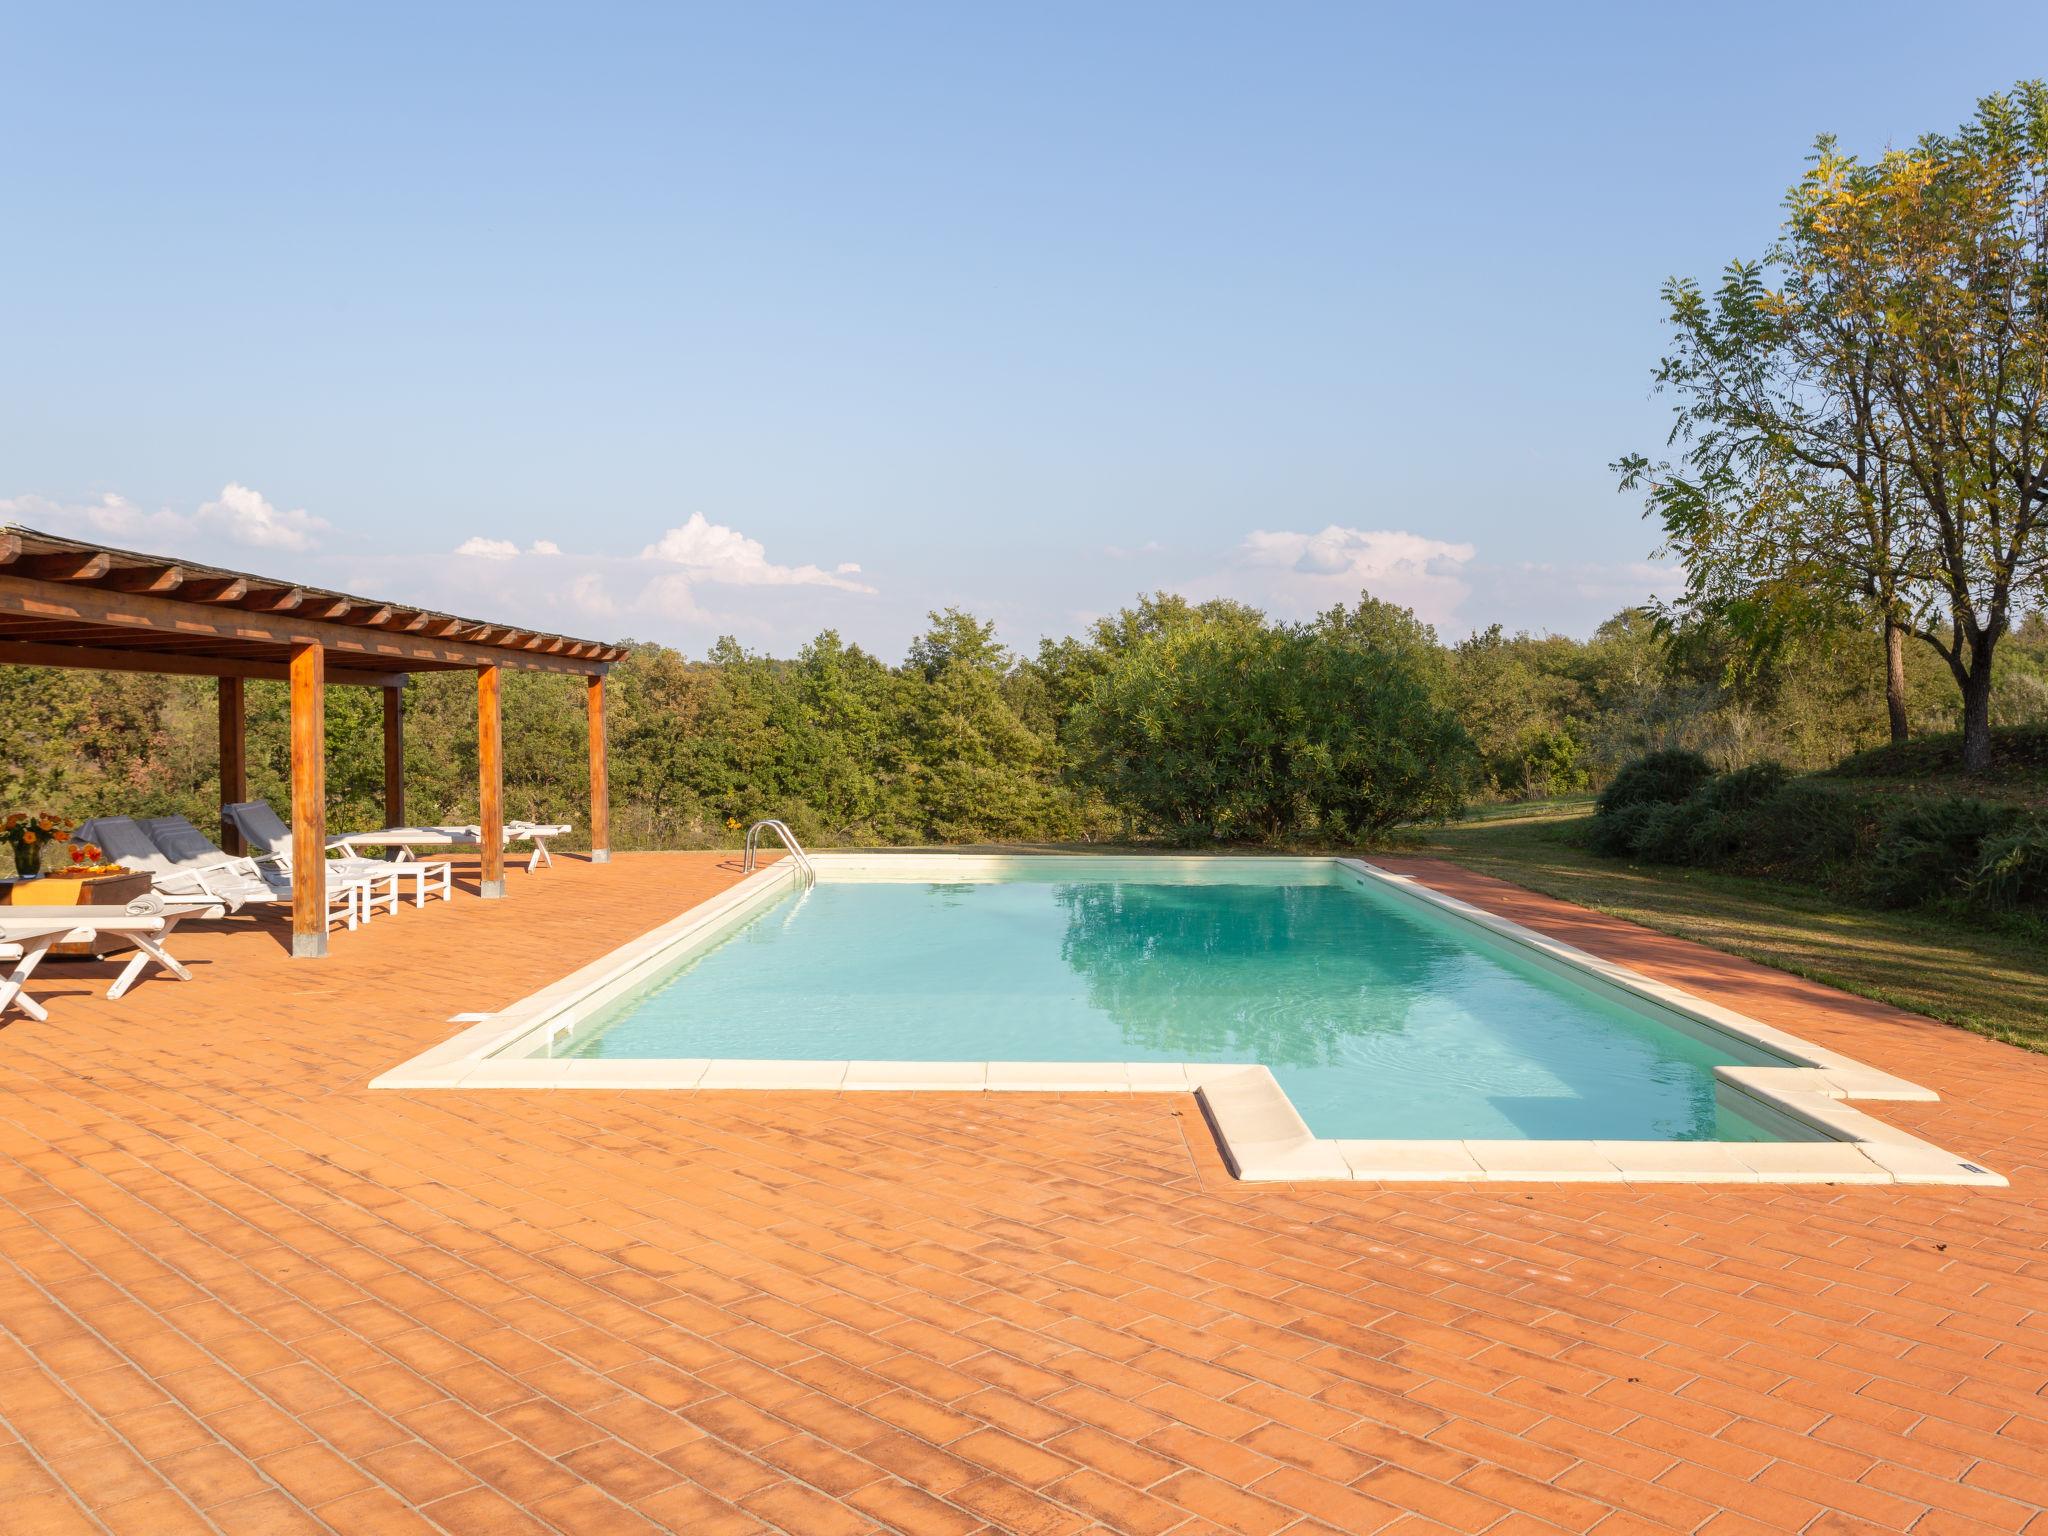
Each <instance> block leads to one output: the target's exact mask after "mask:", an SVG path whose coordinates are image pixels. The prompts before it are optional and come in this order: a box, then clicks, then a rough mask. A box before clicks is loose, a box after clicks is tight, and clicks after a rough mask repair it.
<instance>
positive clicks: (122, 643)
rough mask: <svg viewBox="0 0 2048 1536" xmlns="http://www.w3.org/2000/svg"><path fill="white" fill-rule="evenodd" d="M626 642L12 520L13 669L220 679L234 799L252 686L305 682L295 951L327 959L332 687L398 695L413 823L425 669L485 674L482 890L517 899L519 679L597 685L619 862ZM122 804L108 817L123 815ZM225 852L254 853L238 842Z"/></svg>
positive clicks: (6, 571) (5, 595) (2, 551)
mask: <svg viewBox="0 0 2048 1536" xmlns="http://www.w3.org/2000/svg"><path fill="white" fill-rule="evenodd" d="M624 655H625V651H624V649H623V648H622V647H620V646H616V645H606V644H602V643H600V642H598V641H594V640H576V639H571V638H570V637H569V636H567V635H554V634H548V633H546V632H545V631H541V630H535V629H525V628H520V627H516V626H513V625H509V624H489V623H483V622H481V621H479V620H476V619H463V618H457V617H455V616H454V615H452V614H445V613H434V612H431V611H429V610H427V609H424V608H415V607H410V606H408V605H406V604H403V603H387V602H380V601H378V600H377V599H374V598H365V597H352V596H350V595H348V594H347V593H342V592H328V591H324V590H322V589H320V588H317V587H308V586H301V585H298V584H296V583H293V582H289V581H279V580H275V579H272V578H268V577H263V576H252V575H249V574H248V573H247V572H244V571H227V570H220V569H217V568H215V567H212V566H204V565H195V564H193V563H192V562H190V561H185V560H174V559H172V558H170V557H168V556H165V555H144V554H137V553H135V552H133V551H130V550H124V549H111V548H108V547H107V546H105V545H101V544H88V543H84V542H82V541H80V540H78V539H68V538H63V537H60V536H58V535H56V534H48V533H39V532H37V531H36V530H35V529H33V528H22V527H17V526H14V525H11V524H0V663H6V662H12V663H14V664H16V665H18V666H32V667H76V668H82V669H87V670H93V671H106V672H165V673H181V674H185V675H188V676H192V675H196V676H200V677H212V678H217V679H218V680H219V689H220V794H221V801H222V803H223V804H229V803H233V802H236V801H241V800H245V799H247V798H248V780H247V771H246V765H247V756H246V749H245V740H244V714H243V704H242V685H243V683H244V682H245V681H246V680H247V679H249V678H252V677H256V678H275V679H279V680H282V681H288V682H289V683H290V684H291V762H292V869H293V886H292V953H293V954H294V955H324V954H325V953H326V952H327V908H326V901H325V897H324V893H323V891H322V882H323V881H324V879H325V876H324V875H323V873H322V871H321V865H322V863H323V862H324V861H325V859H326V856H327V853H326V848H327V771H326V758H327V729H326V697H327V694H326V690H327V685H328V684H329V683H334V684H337V685H348V686H353V687H361V688H381V689H383V690H384V817H385V824H386V825H387V826H394V827H397V826H403V825H405V773H404V769H405V704H404V697H405V696H404V693H403V689H404V686H405V679H406V674H408V673H411V672H446V671H470V672H474V673H476V701H477V810H478V819H479V822H480V824H481V826H480V830H481V833H482V837H481V854H482V863H483V873H482V893H483V895H484V896H485V897H488V898H495V897H500V896H503V895H504V894H505V838H504V828H505V793H504V791H505V782H504V781H505V773H504V764H505V757H504V727H503V721H502V717H501V710H500V706H499V683H500V677H501V675H502V674H503V673H504V672H505V671H506V670H507V669H512V670H524V671H530V672H568V673H574V674H577V675H579V676H581V677H583V678H585V679H586V680H587V685H588V686H587V690H586V691H587V697H588V705H589V717H590V849H591V854H590V856H591V858H592V860H593V861H594V862H596V863H600V864H601V863H604V862H606V861H607V860H608V859H609V858H610V848H609V842H610V828H609V821H610V812H609V793H608V786H607V782H606V775H605V722H604V679H605V673H606V672H608V671H609V670H610V669H611V665H612V663H613V662H615V661H617V660H619V659H620V658H621V657H622V656H624ZM117 809H118V808H117V807H108V808H107V810H108V811H109V812H110V813H111V812H113V811H115V810H117ZM221 842H222V846H223V847H225V848H226V849H227V850H228V851H229V852H231V853H241V852H243V851H244V850H243V848H242V846H241V841H240V837H239V834H237V833H236V832H235V831H234V830H233V828H231V827H228V826H223V827H222V828H221Z"/></svg>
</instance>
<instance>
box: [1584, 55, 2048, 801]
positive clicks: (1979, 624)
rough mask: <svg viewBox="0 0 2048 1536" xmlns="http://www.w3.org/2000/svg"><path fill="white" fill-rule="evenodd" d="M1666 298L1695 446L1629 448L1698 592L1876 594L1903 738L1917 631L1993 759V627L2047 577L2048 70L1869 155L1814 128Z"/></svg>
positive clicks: (1873, 607)
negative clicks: (1723, 246)
mask: <svg viewBox="0 0 2048 1536" xmlns="http://www.w3.org/2000/svg"><path fill="white" fill-rule="evenodd" d="M1766 269H1769V270H1772V271H1775V272H1776V273H1778V274H1779V275H1780V279H1781V281H1780V283H1779V285H1778V286H1777V287H1772V286H1771V285H1770V284H1769V283H1768V282H1767V281H1766V279H1765V272H1766ZM1665 297H1666V301H1667V305H1668V307H1669V310H1670V318H1671V322H1672V324H1673V326H1674V328H1675V330H1676V332H1677V336H1678V342H1677V346H1676V348H1675V350H1674V351H1673V353H1672V355H1671V356H1670V357H1667V358H1666V359H1665V360H1664V362H1663V363H1662V365H1660V367H1659V369H1658V375H1657V377H1658V382H1659V384H1660V386H1661V387H1665V388H1669V389H1672V390H1674V391H1676V392H1677V393H1678V394H1679V395H1680V397H1681V403H1680V404H1679V406H1678V407H1677V411H1676V415H1677V421H1676V425H1675V426H1674V430H1673V440H1674V442H1679V443H1682V444H1683V445H1684V447H1685V452H1684V455H1683V463H1682V466H1681V467H1680V468H1678V469H1673V468H1672V467H1671V466H1669V465H1653V464H1651V463H1650V462H1649V461H1648V460H1647V459H1646V458H1644V457H1642V456H1640V455H1634V456H1630V457H1628V458H1625V459H1623V460H1622V461H1621V463H1620V464H1619V465H1618V466H1617V467H1618V468H1619V469H1620V471H1621V475H1622V483H1623V485H1624V487H1625V488H1627V487H1636V486H1647V487H1648V490H1649V510H1650V511H1651V512H1652V513H1653V514H1654V515H1656V516H1658V517H1659V518H1660V519H1661V521H1662V523H1663V526H1664V530H1665V533H1666V536H1667V538H1668V540H1669V542H1670V544H1671V546H1672V548H1673V549H1674V550H1676V551H1677V552H1678V553H1679V554H1680V555H1681V556H1682V557H1683V558H1684V559H1685V560H1686V563H1687V569H1688V582H1689V585H1688V594H1687V595H1688V600H1689V602H1690V604H1691V606H1692V608H1693V609H1694V611H1695V612H1705V613H1711V614H1714V615H1717V616H1719V617H1720V618H1722V619H1723V620H1724V621H1726V622H1727V623H1728V624H1729V625H1730V626H1731V628H1732V629H1733V630H1734V632H1736V633H1737V634H1739V635H1742V636H1744V637H1745V638H1747V639H1748V640H1750V641H1751V642H1752V643H1754V644H1755V645H1757V646H1758V647H1760V648H1761V649H1765V650H1768V649H1769V648H1771V647H1772V646H1774V645H1775V644H1777V643H1778V642H1779V641H1780V640H1782V638H1783V637H1785V636H1786V635H1788V634H1793V633H1801V632H1805V633H1811V632H1814V631H1818V630H1823V629H1826V628H1829V627H1832V626H1834V625H1836V624H1839V623H1840V622H1841V621H1842V619H1843V617H1844V616H1845V614H1846V613H1847V612H1849V611H1852V610H1860V611H1862V612H1864V613H1866V614H1869V615H1871V616H1872V617H1874V618H1875V619H1876V620H1877V621H1878V622H1879V623H1880V624H1881V625H1882V627H1883V631H1884V635H1885V640H1886V660H1887V679H1888V686H1887V700H1888V706H1889V709H1888V713H1889V718H1890V722H1891V727H1892V733H1893V736H1894V738H1895V739H1897V738H1900V737H1902V736H1903V735H1904V732H1905V730H1906V721H1907V712H1906V703H1905V669H1904V664H1903V658H1902V654H1901V652H1902V638H1903V636H1904V635H1906V634H1908V633H1910V634H1912V635H1916V636H1918V637H1919V638H1920V639H1922V640H1924V641H1925V642H1926V643H1927V644H1928V645H1929V646H1930V647H1932V648H1933V650H1934V651H1935V652H1936V654H1938V655H1939V656H1940V657H1941V659H1942V661H1943V662H1944V663H1945V664H1946V665H1947V667H1948V669H1949V671H1950V673H1951V675H1952V676H1953V678H1954V681H1955V683H1956V686H1957V688H1958V689H1959V691H1960V693H1961V697H1962V714H1963V737H1964V743H1963V763H1964V766H1965V768H1966V770H1967V771H1969V772H1973V773H1978V772H1982V771H1984V770H1985V769H1986V768H1987V767H1988V766H1989V765H1990V761H1991V735H1990V729H1991V698H1992V688H1993V678H1994V657H1995V653H1996V650H1997V646H1998V642H1999V641H2000V639H2001V638H2003V636H2004V635H2005V634H2006V632H2007V630H2008V629H2009V628H2010V626H2011V624H2012V622H2013V620H2014V619H2015V617H2016V604H2017V603H2020V602H2024V601H2027V600H2030V599H2033V598H2035V597H2037V596H2038V594H2039V593H2040V591H2041V587H2042V584H2043V582H2044V579H2048V86H2044V85H2043V84H2042V83H2041V82H2038V81H2030V82H2023V83H2022V84H2020V85H2019V86H2016V87H2015V88H2014V89H2013V90H2012V91H2011V92H2009V93H2006V94H2002V95H1993V96H1989V97H1986V98H1985V99H1984V100H1983V101H1982V102H1980V103H1979V106H1978V111H1977V114H1976V116H1975V117H1974V118H1972V119H1971V121H1969V122H1968V123H1966V124H1964V125H1963V127H1962V128H1961V129H1960V130H1958V131H1957V132H1956V133H1954V134H1951V135H1943V134H1930V135H1928V136H1927V137H1925V138H1923V139H1922V140H1920V141H1919V143H1917V144H1916V145H1914V146H1913V147H1912V148H1910V149H1904V150H1896V151H1892V152H1889V153H1887V154H1886V155H1884V156H1883V157H1882V159H1880V160H1879V161H1877V162H1875V163H1865V162H1862V161H1859V160H1858V159H1856V158H1855V157H1854V156H1852V155H1848V154H1845V153H1843V152H1842V151H1841V150H1840V149H1839V148H1838V146H1837V145H1836V143H1835V141H1833V140H1832V139H1829V138H1823V139H1821V140H1820V141H1819V143H1818V145H1817V149H1816V154H1815V157H1814V161H1813V165H1812V168H1811V169H1810V170H1809V171H1808V173H1807V174H1806V176H1805V177H1804V178H1803V179H1802V180H1801V181H1800V183H1799V184H1798V185H1797V186H1795V187H1794V188H1793V189H1792V191H1791V192H1790V194H1789V195H1788V198H1787V219H1786V223H1785V227H1784V230H1783V233H1782V234H1781V236H1780V238H1779V240H1778V241H1777V243H1776V244H1775V245H1774V246H1773V247H1772V249H1771V250H1770V252H1769V253H1768V254H1767V256H1766V258H1765V260H1764V261H1763V262H1761V263H1744V262H1737V263H1735V264H1733V265H1731V266H1730V267H1729V269H1728V271H1727V274H1726V276H1725V278H1724V280H1723V282H1722V284H1721V286H1720V288H1719V290H1718V291H1717V292H1716V294H1715V296H1714V298H1713V300H1712V301H1711V302H1710V301H1709V300H1708V299H1707V298H1706V297H1705V296H1704V295H1703V294H1702V293H1701V292H1700V291H1699V289H1698V287H1697V286H1696V285H1695V284H1692V283H1690V282H1687V281H1683V280H1679V281H1674V282H1672V283H1671V284H1668V285H1667V287H1666V289H1665Z"/></svg>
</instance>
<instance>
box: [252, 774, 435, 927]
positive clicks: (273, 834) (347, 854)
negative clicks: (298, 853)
mask: <svg viewBox="0 0 2048 1536" xmlns="http://www.w3.org/2000/svg"><path fill="white" fill-rule="evenodd" d="M220 813H221V815H223V816H225V817H227V819H228V820H229V821H230V822H232V823H234V826H235V828H236V830H237V831H239V832H240V833H241V834H242V836H243V837H245V838H247V839H248V840H249V846H250V847H252V848H259V849H261V850H262V856H263V857H264V858H266V859H274V860H276V861H277V863H278V865H279V866H280V867H281V868H283V869H284V870H285V871H286V873H287V874H289V873H290V871H291V867H292V829H291V828H290V827H288V826H286V825H285V824H284V818H283V817H281V816H279V815H278V814H277V812H275V811H273V810H272V809H271V808H270V806H269V803H268V802H267V801H263V800H244V801H242V802H240V803H239V804H236V805H224V806H222V807H221V808H220ZM327 846H328V848H329V849H330V850H338V847H339V845H338V844H336V843H335V842H334V841H333V840H332V839H329V841H328V844H327ZM327 869H328V873H329V875H330V877H332V876H337V875H338V876H340V877H341V878H343V879H350V880H364V881H368V882H370V883H372V884H375V883H377V882H382V881H388V882H389V883H390V891H391V910H392V911H394V912H395V911H397V910H398V882H399V881H400V880H403V879H407V878H410V879H411V881H412V904H413V905H414V906H415V907H424V906H425V905H426V904H427V897H428V896H430V895H436V894H438V895H439V896H440V898H441V899H442V900H443V901H447V900H449V899H450V898H451V897H452V896H453V895H454V892H455V875H454V867H453V866H452V865H450V864H449V863H447V861H445V860H436V861H433V862H420V861H418V860H401V861H400V862H398V863H390V862H387V861H386V860H383V859H366V858H363V857H361V856H360V855H358V854H357V853H356V852H355V851H354V850H353V849H349V850H345V851H343V856H342V857H341V858H338V859H329V860H327Z"/></svg>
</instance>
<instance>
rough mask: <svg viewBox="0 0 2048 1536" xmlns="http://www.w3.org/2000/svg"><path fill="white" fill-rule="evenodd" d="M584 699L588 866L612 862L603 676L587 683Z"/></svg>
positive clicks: (610, 807)
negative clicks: (587, 757)
mask: <svg viewBox="0 0 2048 1536" xmlns="http://www.w3.org/2000/svg"><path fill="white" fill-rule="evenodd" d="M584 697H585V699H586V701H587V702H588V704H589V706H590V862H591V863H593V864H609V863H611V861H612V790H611V775H610V773H609V772H607V771H606V768H605V760H604V750H605V740H604V675H603V674H602V673H599V674H598V675H596V676H594V677H592V678H590V679H589V681H588V683H587V684H586V685H585V688H584Z"/></svg>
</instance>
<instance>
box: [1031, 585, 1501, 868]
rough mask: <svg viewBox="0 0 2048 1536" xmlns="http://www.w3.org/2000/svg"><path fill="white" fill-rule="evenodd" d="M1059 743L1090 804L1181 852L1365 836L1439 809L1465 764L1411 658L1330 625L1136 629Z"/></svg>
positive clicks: (1186, 623)
mask: <svg viewBox="0 0 2048 1536" xmlns="http://www.w3.org/2000/svg"><path fill="white" fill-rule="evenodd" d="M1069 737H1070V740H1071V741H1072V743H1073V746H1074V751H1075V754H1076V768H1077V771H1078V772H1079V774H1080V775H1081V777H1082V778H1083V779H1084V780H1086V781H1087V782H1089V783H1091V784H1093V785H1094V786H1095V787H1097V788H1098V789H1099V790H1100V791H1101V793H1102V795H1103V797H1104V799H1105V800H1107V801H1108V802H1109V803H1110V804H1112V805H1115V806H1119V807H1122V808H1124V809H1126V811H1127V812H1128V813H1129V814H1130V815H1131V816H1132V817H1133V818H1134V820H1135V822H1136V823H1137V824H1138V825H1139V826H1140V827H1141V828H1143V829H1144V830H1147V831H1154V832H1158V833H1160V834H1163V835H1165V836H1167V837H1170V838H1173V839H1176V840H1181V841H1215V840H1226V839H1246V840H1256V841H1268V842H1279V841H1288V840H1293V839H1299V838H1304V837H1316V838H1324V839H1328V840H1331V841H1337V842H1342V841H1347V840H1355V839H1360V838H1370V837H1372V836H1375V835H1377V834H1379V833H1381V832H1384V831H1385V830H1386V829H1387V828H1389V827H1391V826H1393V825H1395V824H1396V823H1398V822H1404V821H1417V820H1425V819H1442V818H1445V817H1448V816H1450V815H1452V814H1453V813H1455V812H1456V811H1457V810H1458V809H1459V807H1460V806H1461V805H1462V803H1463V800H1464V796H1465V794H1466V793H1467V790H1468V788H1469V786H1470V784H1471V783H1472V779H1473V776H1474V768H1475V767H1476V762H1475V755H1474V753H1473V749H1472V745H1471V741H1470V739H1469V738H1468V737H1467V735H1466V734H1465V731H1464V729H1463V727H1462V726H1460V725H1459V724H1458V721H1457V719H1456V717H1455V716H1454V715H1453V714H1452V713H1451V712H1450V711H1449V710H1447V709H1444V708H1442V707H1441V706H1439V705H1438V704H1437V703H1436V702H1435V701H1434V700H1433V698H1432V696H1431V691H1430V688H1429V686H1428V683H1427V682H1426V681H1425V678H1424V676H1423V674H1422V669H1421V667H1420V666H1419V665H1418V664H1417V662H1416V660H1415V658H1414V657H1413V656H1412V655H1409V654H1405V653H1404V651H1403V649H1402V647H1401V646H1400V645H1399V644H1389V643H1387V641H1386V639H1385V638H1384V637H1383V636H1379V635H1375V634H1372V633H1369V632H1362V631H1361V630H1360V629H1359V628H1355V627H1353V626H1352V625H1350V624H1348V623H1347V622H1346V617H1345V616H1342V615H1336V616H1330V615H1326V616H1325V619H1324V620H1323V621H1321V622H1319V623H1318V624H1315V625H1307V626H1289V625H1273V624H1267V623H1264V622H1261V621H1260V620H1258V619H1257V618H1256V617H1255V616H1246V615H1243V614H1239V613H1221V614H1212V615H1187V616H1182V617H1178V618H1175V619H1173V620H1170V621H1168V622H1165V623H1162V624H1159V625H1156V626H1153V627H1150V628H1149V629H1147V630H1146V631H1145V632H1142V633H1139V634H1137V635H1135V636H1134V637H1133V638H1132V639H1131V640H1130V641H1129V643H1128V644H1127V645H1125V646H1124V647H1123V648H1122V649H1121V650H1120V652H1119V653H1118V654H1117V655H1116V656H1115V657H1114V658H1113V659H1112V660H1111V661H1110V662H1109V663H1108V664H1107V665H1106V666H1104V667H1102V668H1101V669H1100V671H1099V672H1098V673H1097V675H1096V676H1095V677H1094V678H1093V680H1092V682H1091V683H1090V685H1089V687H1088V690H1087V692H1086V694H1085V695H1084V696H1083V697H1082V699H1081V701H1080V703H1079V705H1078V707H1077V708H1076V709H1075V711H1074V713H1073V716H1072V719H1071V722H1070V730H1069Z"/></svg>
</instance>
